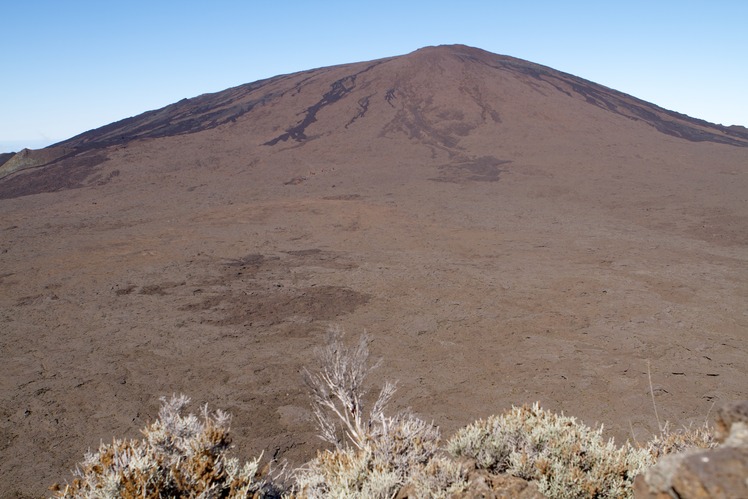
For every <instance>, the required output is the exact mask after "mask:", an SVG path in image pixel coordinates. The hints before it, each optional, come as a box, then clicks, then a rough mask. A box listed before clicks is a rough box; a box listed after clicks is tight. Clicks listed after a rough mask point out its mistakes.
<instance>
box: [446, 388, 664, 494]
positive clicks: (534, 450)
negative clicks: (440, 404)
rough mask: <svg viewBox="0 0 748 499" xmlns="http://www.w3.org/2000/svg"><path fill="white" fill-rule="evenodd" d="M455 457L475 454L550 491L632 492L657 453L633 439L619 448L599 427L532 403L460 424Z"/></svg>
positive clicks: (452, 443)
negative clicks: (504, 412)
mask: <svg viewBox="0 0 748 499" xmlns="http://www.w3.org/2000/svg"><path fill="white" fill-rule="evenodd" d="M447 449H448V451H449V452H450V453H451V454H452V455H453V456H455V457H467V458H470V459H475V460H476V463H477V466H478V467H479V468H484V469H487V470H489V471H491V472H493V473H509V474H511V475H514V476H518V477H520V478H524V479H525V480H528V481H536V483H537V484H538V487H539V489H540V491H541V492H542V493H544V494H546V495H547V496H549V497H558V498H582V497H601V498H602V497H609V498H619V497H629V496H631V486H632V483H633V479H634V477H635V476H636V475H637V474H638V473H639V472H641V471H643V470H644V469H645V468H647V467H648V466H651V465H652V464H654V458H653V456H652V454H651V453H650V452H648V451H647V450H646V449H638V448H634V447H632V446H631V445H629V444H628V443H626V444H625V445H624V446H623V447H620V448H617V447H616V446H615V445H614V443H613V441H612V440H609V441H607V442H606V441H604V440H603V438H602V428H599V429H597V430H593V429H590V428H589V427H587V426H585V425H583V424H580V423H577V422H576V420H575V419H574V418H570V417H565V416H563V415H560V416H559V415H557V414H553V413H551V412H549V411H545V410H542V409H541V408H540V407H539V406H538V404H537V403H536V404H535V405H533V406H532V407H528V406H523V407H513V408H512V409H511V411H509V412H507V413H506V414H503V415H501V416H491V417H489V418H488V419H486V420H480V421H477V422H476V423H474V424H472V425H470V426H467V427H466V428H463V429H461V430H459V431H458V432H457V433H456V434H455V435H454V436H453V437H452V438H451V439H450V440H449V442H448V443H447Z"/></svg>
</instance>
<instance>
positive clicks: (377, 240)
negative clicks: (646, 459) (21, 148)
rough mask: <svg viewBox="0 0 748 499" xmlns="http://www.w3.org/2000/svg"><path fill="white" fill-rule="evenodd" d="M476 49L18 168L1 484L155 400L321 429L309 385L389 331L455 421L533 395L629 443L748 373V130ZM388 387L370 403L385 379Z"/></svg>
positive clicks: (398, 362) (420, 391) (203, 114)
mask: <svg viewBox="0 0 748 499" xmlns="http://www.w3.org/2000/svg"><path fill="white" fill-rule="evenodd" d="M746 141H747V139H746V135H745V133H744V130H743V129H740V128H738V127H734V128H730V129H724V128H722V127H717V126H714V125H710V124H707V123H704V122H701V121H698V120H693V119H690V118H687V117H684V116H681V115H678V114H675V113H672V112H669V111H665V110H663V109H660V108H658V107H656V106H653V105H651V104H647V103H645V102H642V101H640V100H637V99H635V98H633V97H630V96H626V95H624V94H621V93H619V92H616V91H614V90H611V89H608V88H605V87H602V86H599V85H596V84H594V83H591V82H588V81H585V80H582V79H580V78H577V77H574V76H571V75H568V74H564V73H561V72H557V71H554V70H552V69H550V68H545V67H542V66H538V65H535V64H532V63H529V62H525V61H520V60H517V59H512V58H509V57H505V56H499V55H494V54H489V53H487V52H484V51H481V50H478V49H472V48H468V47H463V46H448V47H429V48H426V49H422V50H419V51H416V52H414V53H412V54H408V55H405V56H401V57H392V58H387V59H382V60H378V61H370V62H362V63H355V64H346V65H341V66H335V67H329V68H320V69H314V70H310V71H304V72H300V73H295V74H291V75H284V76H279V77H276V78H271V79H268V80H264V81H261V82H256V83H252V84H249V85H243V86H240V87H236V88H233V89H229V90H226V91H224V92H218V93H215V94H209V95H204V96H200V97H196V98H194V99H188V100H184V101H181V102H179V103H176V104H174V105H172V106H167V107H165V108H164V109H161V110H157V111H152V112H149V113H144V114H143V115H140V116H136V117H133V118H130V119H127V120H123V121H121V122H118V123H113V124H111V125H109V126H106V127H102V128H100V129H98V130H92V131H90V132H87V133H85V134H82V135H79V136H77V137H73V138H71V139H69V140H67V141H65V142H62V143H60V144H56V145H55V146H53V147H51V148H47V149H42V150H39V151H25V152H22V153H19V154H18V155H16V156H14V157H13V158H11V159H9V160H8V161H6V162H5V163H4V164H3V165H1V166H0V169H3V168H6V167H7V169H10V168H12V169H13V172H12V173H10V174H9V175H7V176H5V177H4V178H3V179H0V198H2V199H0V324H2V326H1V327H0V330H1V331H2V335H0V351H1V352H2V362H0V365H2V370H3V371H2V374H3V376H0V412H1V413H2V418H0V452H2V455H3V456H4V457H6V456H7V459H3V460H1V461H2V462H0V476H2V477H3V480H0V482H1V483H0V496H3V497H6V496H9V497H13V496H18V495H23V494H27V495H33V496H39V495H42V494H44V493H45V490H46V486H47V485H49V484H51V483H52V482H54V481H61V480H64V479H66V478H67V477H68V476H69V475H68V473H69V470H70V469H72V468H73V467H74V465H75V463H76V462H78V461H79V460H80V459H81V457H82V455H83V452H85V450H86V449H88V448H94V447H96V446H98V444H99V442H100V441H101V440H105V441H109V439H111V438H112V436H114V435H116V436H118V437H124V438H138V437H139V436H140V435H139V429H140V428H142V427H144V426H146V425H147V424H148V422H149V421H150V420H152V417H153V415H155V414H156V413H157V410H158V405H159V404H158V398H159V397H160V396H164V395H167V396H168V395H169V394H171V393H179V392H183V393H186V394H188V395H190V396H191V397H192V399H193V400H194V401H195V402H198V403H208V404H209V405H210V407H212V408H221V409H225V410H227V411H228V412H230V413H231V414H233V416H234V419H233V420H232V433H233V434H234V435H235V444H236V448H237V450H239V451H241V452H243V453H245V454H244V455H241V454H240V455H239V457H241V458H249V457H250V456H255V455H258V454H259V453H260V452H263V451H264V452H265V456H267V457H268V458H277V459H289V460H290V462H291V463H292V465H295V464H300V463H302V462H303V461H304V460H306V459H308V458H309V457H311V456H312V455H313V454H314V452H315V451H316V449H318V448H319V444H320V441H319V439H318V438H317V436H316V430H315V428H314V425H313V414H312V413H311V411H310V409H309V398H308V396H307V394H306V393H305V389H304V384H303V379H302V376H301V374H300V373H301V372H302V368H303V367H305V366H306V367H310V368H312V367H313V366H314V365H315V363H316V360H315V356H314V351H315V349H316V348H317V347H319V346H320V345H322V344H324V342H325V338H326V330H327V329H328V328H329V327H330V326H340V327H342V328H343V329H345V330H347V331H348V332H349V334H350V335H351V336H353V337H355V336H357V335H358V333H359V332H361V331H363V330H367V331H368V332H369V334H370V335H371V337H372V344H371V351H372V353H373V355H374V356H377V357H382V359H383V362H382V367H381V369H380V370H379V371H376V372H375V373H374V375H373V376H372V378H373V382H374V383H375V384H378V383H380V382H382V381H383V380H384V379H389V380H399V384H398V387H399V389H398V392H397V393H396V394H395V397H394V398H393V401H392V404H393V406H394V408H396V409H405V408H407V407H410V408H412V409H413V410H414V411H416V412H417V413H418V414H419V415H421V416H422V417H423V418H424V419H427V420H429V421H430V420H433V421H434V422H435V424H437V425H439V426H440V427H441V428H442V430H443V432H444V434H445V435H449V434H451V433H452V432H453V431H454V430H455V429H456V428H458V427H461V426H464V425H466V424H469V423H471V422H473V421H474V420H475V419H476V418H479V417H484V416H487V415H489V414H493V413H500V412H503V410H505V409H506V408H508V407H509V406H510V405H511V404H522V403H525V402H529V403H531V402H534V401H536V400H537V401H540V402H541V404H542V405H543V406H544V407H546V408H547V409H549V410H552V411H555V412H561V411H563V412H565V413H567V414H573V415H574V416H577V417H579V418H581V419H582V420H583V421H584V422H585V423H587V424H589V425H594V424H596V423H604V424H605V427H606V429H607V430H606V431H607V432H608V435H610V436H615V437H616V438H618V439H625V438H637V439H639V440H640V441H642V440H646V439H647V438H648V437H649V436H651V434H652V433H653V432H657V431H658V422H657V419H656V417H655V415H654V413H653V410H652V394H651V393H650V383H649V376H648V366H649V371H650V372H651V378H652V391H653V392H654V393H653V395H654V397H655V399H656V401H657V409H658V413H659V415H660V417H661V418H662V419H663V420H664V419H669V420H671V421H672V422H673V424H675V425H679V424H681V423H686V424H687V423H689V422H694V423H695V424H700V423H701V422H703V420H704V418H705V417H706V414H707V413H708V412H709V410H710V407H711V405H712V403H713V402H715V401H718V402H719V401H726V400H732V399H735V398H738V397H744V392H745V386H746V379H748V361H746V359H748V347H746V345H748V342H746V341H745V331H746V328H747V327H748V319H747V318H748V315H746V308H745V303H746V300H747V299H748V286H747V285H746V283H748V251H747V248H748V203H746V192H748V147H744V145H745V143H746ZM376 392H377V390H376V389H373V390H372V391H371V393H376Z"/></svg>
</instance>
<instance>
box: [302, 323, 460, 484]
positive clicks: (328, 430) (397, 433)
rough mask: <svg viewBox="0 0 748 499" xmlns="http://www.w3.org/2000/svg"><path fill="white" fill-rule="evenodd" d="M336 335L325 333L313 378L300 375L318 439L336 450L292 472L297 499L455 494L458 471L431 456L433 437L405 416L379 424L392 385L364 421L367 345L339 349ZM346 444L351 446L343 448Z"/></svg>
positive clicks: (433, 430)
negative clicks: (409, 487) (409, 491)
mask: <svg viewBox="0 0 748 499" xmlns="http://www.w3.org/2000/svg"><path fill="white" fill-rule="evenodd" d="M342 336H343V335H342V333H341V332H340V331H338V330H334V331H331V337H330V341H329V344H328V345H327V347H326V348H325V349H323V350H322V352H321V360H322V367H321V371H320V372H319V373H315V374H313V373H310V372H309V371H305V373H306V380H307V384H308V385H309V387H310V389H311V394H312V407H313V410H314V414H315V417H316V420H317V424H318V428H319V430H320V437H321V438H322V439H323V440H326V441H328V442H330V443H332V444H333V445H335V450H332V451H331V450H326V451H322V452H319V453H318V454H317V457H316V458H315V459H313V460H312V461H311V462H309V463H307V464H306V465H305V466H304V467H303V468H301V469H299V470H298V471H297V475H296V481H297V486H298V490H299V493H300V495H301V496H303V497H372V498H375V497H382V498H384V497H392V496H393V495H394V494H395V493H396V492H397V491H398V490H399V489H400V488H401V487H402V486H404V485H405V484H406V483H408V482H410V481H414V482H417V483H418V485H419V489H418V493H419V494H423V497H435V496H439V495H440V494H441V493H442V492H444V491H447V490H450V489H454V490H458V489H459V488H460V484H461V483H462V482H464V476H463V475H464V473H461V471H460V469H459V466H457V465H455V464H454V463H450V462H449V461H447V460H446V459H445V458H443V457H440V456H437V453H438V452H439V429H438V428H437V427H435V426H433V425H431V424H429V423H426V422H424V421H423V420H421V419H419V418H417V417H416V416H414V415H413V414H412V413H410V412H408V411H403V412H400V413H399V414H397V415H395V416H386V415H385V413H384V412H385V408H386V406H387V403H388V402H389V400H390V398H391V397H392V394H393V393H394V392H395V385H394V384H392V383H385V386H384V388H382V390H381V392H380V393H379V396H378V398H377V399H376V401H375V402H374V403H373V404H372V407H371V410H370V411H368V413H367V412H366V410H365V407H364V400H363V399H364V396H365V394H366V393H367V390H366V387H365V380H366V377H367V375H368V374H369V373H370V372H371V371H372V370H373V369H375V368H376V367H377V366H378V365H379V363H375V364H373V365H371V364H369V361H368V358H369V349H368V337H367V336H366V335H362V336H361V338H360V340H359V342H358V344H357V345H355V346H352V347H346V346H345V345H344V344H343V341H342ZM349 443H350V444H352V445H349Z"/></svg>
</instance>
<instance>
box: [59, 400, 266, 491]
mask: <svg viewBox="0 0 748 499" xmlns="http://www.w3.org/2000/svg"><path fill="white" fill-rule="evenodd" d="M161 402H162V406H161V410H160V411H159V415H158V419H157V420H156V421H155V422H154V423H153V424H151V425H150V426H148V427H147V428H145V429H144V430H143V435H144V436H145V438H144V439H142V440H116V439H115V440H114V441H113V442H112V443H111V444H103V443H102V444H101V446H100V447H99V450H98V451H96V452H89V453H87V454H86V456H85V459H84V461H83V462H82V463H81V464H79V465H78V468H77V469H76V471H75V478H74V480H73V482H72V483H71V484H68V485H66V486H64V487H60V486H55V487H54V488H53V489H56V493H55V495H54V496H55V497H61V498H71V499H72V498H102V499H103V498H124V499H127V498H132V499H135V498H161V497H201V498H206V499H207V498H239V497H272V496H274V495H276V491H275V490H274V488H273V487H272V485H271V484H270V483H268V482H267V481H266V480H264V479H263V478H262V477H261V473H259V472H258V471H259V459H255V460H253V461H250V462H248V463H245V464H243V465H240V464H239V461H238V460H237V459H236V458H232V457H229V456H228V455H227V451H228V450H229V447H230V438H229V420H230V417H229V415H228V414H226V413H224V412H222V411H220V410H219V411H216V412H215V413H210V412H209V411H208V408H207V406H204V407H203V410H202V418H198V417H197V416H195V415H194V414H189V415H187V416H182V414H181V413H182V410H183V409H184V407H185V406H186V405H187V404H188V403H189V398H187V397H186V396H184V395H181V396H179V397H177V396H172V398H171V399H170V400H167V399H165V398H162V399H161Z"/></svg>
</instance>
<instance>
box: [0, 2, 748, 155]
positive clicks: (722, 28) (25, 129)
mask: <svg viewBox="0 0 748 499" xmlns="http://www.w3.org/2000/svg"><path fill="white" fill-rule="evenodd" d="M325 6H326V9H325V10H320V9H319V7H318V6H315V5H313V4H311V3H307V2H301V1H292V2H289V3H288V4H287V5H286V6H285V8H284V9H283V10H282V11H279V10H278V9H274V8H273V7H271V6H270V5H253V4H252V3H250V2H239V1H233V0H220V1H216V2H212V3H211V4H210V5H208V4H206V3H202V2H198V1H185V2H173V1H164V2H159V3H157V4H153V3H148V2H144V1H140V0H138V1H134V2H128V3H126V4H124V3H123V4H114V3H108V2H91V1H84V0H73V1H71V2H65V3H61V2H55V1H51V0H32V1H29V2H23V3H8V4H6V5H3V6H2V7H0V15H1V16H2V17H3V19H6V20H7V22H6V23H5V24H4V27H3V30H2V31H0V50H2V53H3V55H4V57H3V59H4V61H3V62H4V68H5V71H6V77H5V78H3V79H2V83H0V115H1V116H2V120H0V152H9V151H18V150H20V149H22V148H23V147H29V148H40V147H45V146H47V145H49V144H52V143H54V142H58V141H61V140H64V139H67V138H69V137H72V136H74V135H77V134H79V133H82V132H85V131H87V130H90V129H94V128H98V127H100V126H103V125H106V124H109V123H111V122H114V121H118V120H120V119H123V118H127V117H129V116H134V115H137V114H140V113H142V112H145V111H148V110H151V109H157V108H160V107H163V106H165V105H168V104H171V103H174V102H176V101H178V100H180V99H183V98H188V97H194V96H197V95H200V94H203V93H208V92H217V91H220V90H224V89H226V88H229V87H232V86H236V85H240V84H243V83H249V82H252V81H256V80H259V79H263V78H269V77H272V76H275V75H279V74H285V73H292V72H297V71H303V70H306V69H311V68H316V67H323V66H330V65H335V64H344V63H350V62H357V61H364V60H371V59H378V58H382V57H389V56H395V55H401V54H405V53H408V52H412V51H414V50H416V49H418V48H421V47H424V46H428V45H441V44H453V43H460V44H465V45H470V46H474V47H478V48H482V49H484V50H488V51H490V52H494V53H498V54H505V55H510V56H513V57H518V58H521V59H526V60H529V61H531V62H535V63H539V64H543V65H546V66H550V67H552V68H554V69H558V70H560V71H564V72H567V73H571V74H574V75H576V76H579V77H582V78H585V79H587V80H590V81H593V82H595V83H600V84H603V85H606V86H608V87H611V88H614V89H616V90H620V91H622V92H625V93H628V94H631V95H633V96H635V97H638V98H640V99H644V100H646V101H649V102H652V103H654V104H657V105H658V106H661V107H664V108H666V109H670V110H673V111H677V112H680V113H684V114H687V115H689V116H692V117H695V118H700V119H704V120H707V121H710V122H713V123H718V124H723V125H733V124H737V125H748V98H746V96H745V93H744V88H743V87H744V85H745V81H748V64H746V62H747V61H746V55H745V54H746V53H747V50H748V32H746V30H745V29H744V26H743V23H744V20H745V19H746V18H748V3H746V2H742V1H739V0H722V1H714V2H709V3H705V2H699V1H672V0H665V1H660V2H657V3H656V4H653V3H651V2H646V1H631V2H607V3H605V4H600V3H597V2H594V3H593V2H591V1H577V2H572V3H571V4H563V5H561V4H558V3H556V2H552V1H541V2H535V3H534V4H532V5H516V4H514V3H513V2H481V1H465V2H462V3H461V4H460V6H459V9H458V8H456V7H455V6H454V4H450V3H448V2H422V1H416V2H409V3H407V4H402V3H396V2H392V1H384V2H376V3H374V2H365V3H359V4H357V5H356V7H355V8H350V4H347V3H343V2H339V1H333V2H328V3H326V5H325Z"/></svg>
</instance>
